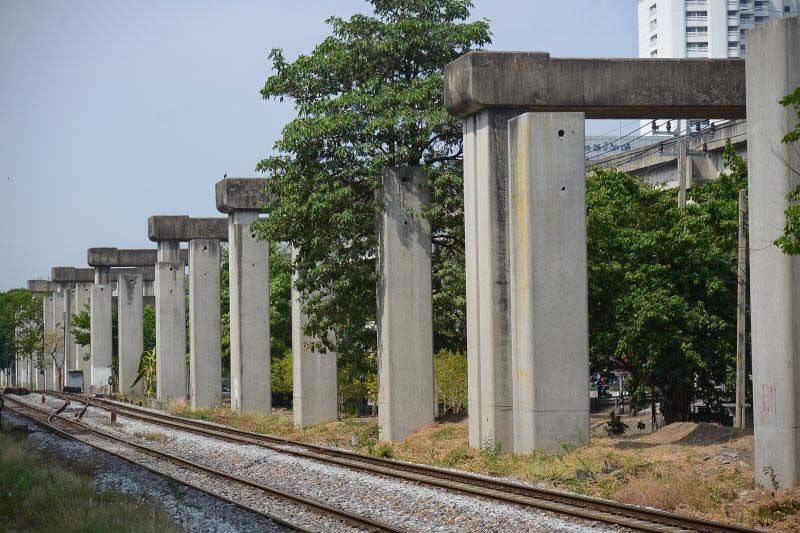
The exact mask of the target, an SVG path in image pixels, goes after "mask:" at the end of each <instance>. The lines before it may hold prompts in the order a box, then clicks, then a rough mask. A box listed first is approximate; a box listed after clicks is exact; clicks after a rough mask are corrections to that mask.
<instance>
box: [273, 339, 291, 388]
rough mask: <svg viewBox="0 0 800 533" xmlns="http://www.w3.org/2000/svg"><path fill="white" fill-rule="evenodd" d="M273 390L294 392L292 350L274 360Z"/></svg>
mask: <svg viewBox="0 0 800 533" xmlns="http://www.w3.org/2000/svg"><path fill="white" fill-rule="evenodd" d="M272 392H273V393H276V394H292V351H291V350H287V351H286V353H285V354H284V356H283V357H280V358H274V359H273V360H272Z"/></svg>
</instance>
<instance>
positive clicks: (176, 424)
mask: <svg viewBox="0 0 800 533" xmlns="http://www.w3.org/2000/svg"><path fill="white" fill-rule="evenodd" d="M45 392H46V393H47V394H50V395H53V396H56V397H59V398H67V397H71V398H73V399H83V400H85V397H83V396H77V395H68V394H64V393H54V392H52V391H45ZM90 403H91V405H92V406H94V407H99V408H101V409H105V410H109V411H110V410H111V409H112V408H113V409H116V410H117V411H118V412H119V413H120V414H121V415H124V416H128V417H130V418H134V419H137V420H140V421H143V422H149V423H153V424H158V425H162V426H166V427H169V428H172V429H178V430H183V431H189V432H193V433H197V434H200V435H205V436H209V437H214V438H218V439H222V440H226V441H228V442H238V443H243V444H252V445H257V446H261V447H264V448H267V449H270V450H272V451H276V452H281V453H287V454H290V455H293V456H296V457H303V458H307V459H314V460H317V461H322V462H324V463H328V464H336V465H340V466H343V467H346V468H354V469H358V470H361V471H366V472H370V473H373V474H378V475H383V476H390V477H394V478H400V479H405V480H408V481H414V482H418V483H422V484H425V485H429V486H435V487H440V488H445V489H450V490H453V491H456V492H460V493H465V494H470V495H473V496H481V497H484V498H490V499H494V500H497V501H502V502H505V503H512V504H518V505H523V506H528V507H534V508H537V509H542V510H548V511H552V512H554V513H558V514H562V515H570V516H574V517H577V518H583V519H588V520H594V521H600V522H605V523H608V524H614V525H618V526H623V527H628V528H632V529H636V530H641V531H703V532H723V531H734V532H735V531H757V530H754V529H750V528H747V527H742V526H737V525H732V524H723V523H720V522H713V521H710V520H705V519H701V518H694V517H690V516H684V515H679V514H675V513H670V512H667V511H660V510H656V509H645V508H642V507H637V506H634V505H628V504H624V503H619V502H613V501H609V500H602V499H597V498H592V497H589V496H583V495H580V494H570V493H565V492H560V491H555V490H550V489H541V488H536V487H532V486H529V485H523V484H521V483H514V482H511V481H504V480H498V479H490V478H486V477H483V476H478V475H475V474H470V473H467V472H457V471H453V470H447V469H443V468H437V467H432V466H427V465H419V464H413V463H406V462H403V461H396V460H392V459H383V458H379V457H373V456H369V455H363V454H359V453H355V452H351V451H348V450H341V449H334V448H329V447H325V446H319V445H314V444H306V443H302V442H296V441H291V440H288V439H284V438H281V437H275V436H271V435H263V434H259V433H251V432H249V431H243V430H240V429H236V428H231V427H227V426H222V425H220V424H214V423H210V422H205V421H201V420H193V419H187V418H181V417H177V416H173V415H169V414H166V413H161V412H156V411H154V410H150V409H143V408H140V407H135V406H131V405H128V404H124V403H121V402H115V401H110V400H107V399H100V398H92V399H91V400H90Z"/></svg>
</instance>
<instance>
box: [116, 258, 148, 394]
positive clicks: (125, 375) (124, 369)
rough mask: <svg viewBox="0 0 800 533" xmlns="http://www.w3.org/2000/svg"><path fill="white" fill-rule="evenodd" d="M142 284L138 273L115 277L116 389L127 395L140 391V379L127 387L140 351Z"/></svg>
mask: <svg viewBox="0 0 800 533" xmlns="http://www.w3.org/2000/svg"><path fill="white" fill-rule="evenodd" d="M142 284H143V281H142V276H141V274H124V275H122V276H120V278H119V284H118V289H117V293H118V294H117V306H118V308H119V309H118V311H117V320H118V322H119V327H118V339H117V341H118V343H119V347H118V349H117V353H118V354H119V392H121V393H122V394H126V395H130V396H141V395H142V394H144V383H142V382H141V381H140V382H139V383H137V384H136V385H135V386H133V387H131V385H132V384H133V381H134V379H135V378H136V374H137V373H138V369H139V360H140V359H141V356H142V352H143V351H144V323H143V315H142V311H143V309H142V305H143V304H142Z"/></svg>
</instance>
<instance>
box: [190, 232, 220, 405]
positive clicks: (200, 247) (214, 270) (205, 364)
mask: <svg viewBox="0 0 800 533" xmlns="http://www.w3.org/2000/svg"><path fill="white" fill-rule="evenodd" d="M219 262H220V256H219V241H218V240H216V239H194V240H191V241H189V398H190V400H191V404H192V408H207V407H218V406H220V405H222V354H221V341H220V336H221V333H220V307H219V306H220V265H219Z"/></svg>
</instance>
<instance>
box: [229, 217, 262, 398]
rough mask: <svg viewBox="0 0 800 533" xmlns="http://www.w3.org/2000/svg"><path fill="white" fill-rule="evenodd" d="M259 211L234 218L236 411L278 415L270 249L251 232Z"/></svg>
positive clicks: (231, 226)
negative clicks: (271, 324) (273, 373)
mask: <svg viewBox="0 0 800 533" xmlns="http://www.w3.org/2000/svg"><path fill="white" fill-rule="evenodd" d="M256 220H258V211H235V212H233V213H231V214H230V217H229V225H228V229H229V235H228V243H229V244H228V246H229V248H228V250H229V254H228V261H229V268H230V276H229V280H230V301H231V311H230V327H231V408H232V409H233V410H235V411H241V412H258V411H260V412H267V413H269V412H270V411H271V410H272V383H271V380H270V372H271V354H270V344H269V338H270V335H269V243H267V242H260V241H258V240H257V239H256V236H255V234H254V233H253V232H252V231H250V224H251V223H252V222H255V221H256Z"/></svg>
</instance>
